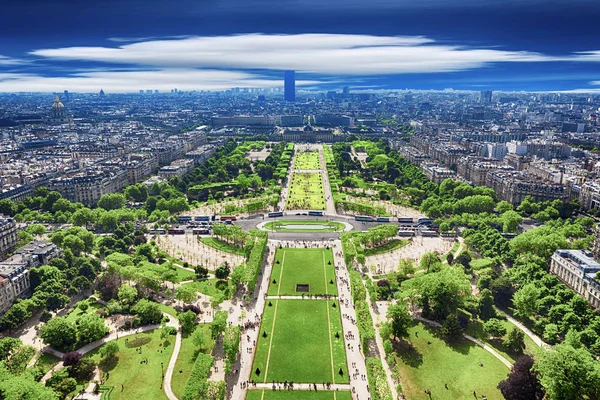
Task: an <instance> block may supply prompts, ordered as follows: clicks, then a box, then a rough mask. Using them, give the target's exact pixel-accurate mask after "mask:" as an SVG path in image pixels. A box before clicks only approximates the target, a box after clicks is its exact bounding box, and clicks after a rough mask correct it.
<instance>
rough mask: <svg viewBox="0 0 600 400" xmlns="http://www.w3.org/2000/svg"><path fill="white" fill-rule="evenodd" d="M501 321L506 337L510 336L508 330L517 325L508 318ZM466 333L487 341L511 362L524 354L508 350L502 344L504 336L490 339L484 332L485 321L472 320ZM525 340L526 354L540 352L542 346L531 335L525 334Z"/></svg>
mask: <svg viewBox="0 0 600 400" xmlns="http://www.w3.org/2000/svg"><path fill="white" fill-rule="evenodd" d="M500 321H502V324H503V325H504V327H505V328H506V335H504V338H506V336H508V332H510V331H511V330H513V329H515V328H516V327H515V326H514V325H513V324H512V322H509V321H508V320H500ZM466 333H467V334H468V335H471V336H473V337H475V338H477V339H479V340H481V341H482V342H485V343H486V344H488V345H490V346H491V347H493V348H494V350H496V351H497V352H498V353H500V354H501V355H503V356H504V357H505V358H506V359H507V360H508V361H510V362H515V360H516V359H517V358H519V356H520V355H522V354H515V353H514V352H512V351H510V350H508V349H507V348H506V347H504V345H503V344H502V341H503V339H504V338H502V339H493V340H492V339H489V338H488V336H487V335H486V334H485V333H484V332H483V322H482V321H472V322H471V323H469V326H468V327H467V331H466ZM524 342H525V353H526V354H530V355H532V356H534V355H536V354H537V353H538V352H539V350H540V347H539V346H538V345H537V344H535V343H534V342H533V340H531V338H530V337H529V336H527V335H525V339H524Z"/></svg>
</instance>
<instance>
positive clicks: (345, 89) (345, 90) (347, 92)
mask: <svg viewBox="0 0 600 400" xmlns="http://www.w3.org/2000/svg"><path fill="white" fill-rule="evenodd" d="M343 93H344V94H350V88H349V87H348V86H344V91H343Z"/></svg>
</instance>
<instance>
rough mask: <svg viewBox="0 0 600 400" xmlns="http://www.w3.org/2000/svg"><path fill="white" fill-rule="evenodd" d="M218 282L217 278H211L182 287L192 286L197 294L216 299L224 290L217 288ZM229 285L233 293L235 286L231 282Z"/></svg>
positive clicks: (228, 282) (185, 284)
mask: <svg viewBox="0 0 600 400" xmlns="http://www.w3.org/2000/svg"><path fill="white" fill-rule="evenodd" d="M217 281H218V279H216V278H210V279H205V280H202V281H196V282H188V283H184V284H183V285H181V286H191V287H193V288H194V289H195V290H196V291H197V292H200V293H203V294H205V295H207V296H210V297H214V296H216V295H217V294H219V293H223V291H222V290H219V289H217V286H216V283H217ZM227 284H228V285H229V288H230V290H231V291H232V290H233V289H234V287H233V284H232V283H231V281H227Z"/></svg>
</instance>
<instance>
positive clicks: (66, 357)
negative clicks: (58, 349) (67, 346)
mask: <svg viewBox="0 0 600 400" xmlns="http://www.w3.org/2000/svg"><path fill="white" fill-rule="evenodd" d="M82 357H83V354H81V353H80V352H78V351H69V352H67V353H65V354H63V357H62V362H63V365H64V366H65V367H69V366H71V365H75V364H77V363H78V362H79V360H81V358H82Z"/></svg>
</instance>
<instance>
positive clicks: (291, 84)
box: [283, 71, 296, 101]
mask: <svg viewBox="0 0 600 400" xmlns="http://www.w3.org/2000/svg"><path fill="white" fill-rule="evenodd" d="M283 82H284V85H283V89H284V94H283V98H284V99H285V101H296V71H285V75H284V79H283Z"/></svg>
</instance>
